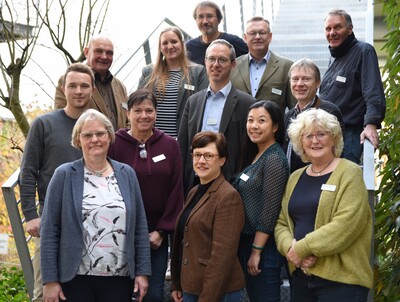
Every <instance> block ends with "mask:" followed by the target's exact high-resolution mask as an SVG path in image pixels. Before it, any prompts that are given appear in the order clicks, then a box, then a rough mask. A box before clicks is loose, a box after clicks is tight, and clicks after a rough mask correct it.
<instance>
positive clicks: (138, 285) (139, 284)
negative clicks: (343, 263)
mask: <svg viewBox="0 0 400 302" xmlns="http://www.w3.org/2000/svg"><path fill="white" fill-rule="evenodd" d="M148 288H149V281H148V280H147V277H146V276H136V277H135V285H134V288H133V291H134V292H135V293H136V292H139V302H141V301H143V298H144V296H146V294H147V289H148Z"/></svg>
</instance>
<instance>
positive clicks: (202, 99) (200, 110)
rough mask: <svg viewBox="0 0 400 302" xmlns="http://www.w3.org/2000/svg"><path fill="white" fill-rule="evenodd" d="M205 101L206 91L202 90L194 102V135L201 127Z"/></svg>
mask: <svg viewBox="0 0 400 302" xmlns="http://www.w3.org/2000/svg"><path fill="white" fill-rule="evenodd" d="M206 101H207V89H204V90H203V91H201V92H200V93H199V96H198V100H197V102H196V111H195V112H194V113H195V114H196V115H197V116H198V118H197V125H196V129H197V131H196V133H197V132H200V131H201V127H202V126H203V115H204V109H205V107H206V106H205V105H206Z"/></svg>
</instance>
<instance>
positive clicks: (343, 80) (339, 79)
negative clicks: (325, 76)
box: [336, 76, 346, 83]
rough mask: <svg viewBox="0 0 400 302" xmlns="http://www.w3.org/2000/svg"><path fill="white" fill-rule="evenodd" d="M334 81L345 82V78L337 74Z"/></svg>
mask: <svg viewBox="0 0 400 302" xmlns="http://www.w3.org/2000/svg"><path fill="white" fill-rule="evenodd" d="M336 81H338V82H341V83H346V78H345V77H342V76H337V77H336Z"/></svg>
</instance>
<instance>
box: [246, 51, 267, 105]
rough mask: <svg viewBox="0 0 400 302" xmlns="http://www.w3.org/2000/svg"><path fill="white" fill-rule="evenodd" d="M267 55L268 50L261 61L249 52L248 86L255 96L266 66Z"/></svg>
mask: <svg viewBox="0 0 400 302" xmlns="http://www.w3.org/2000/svg"><path fill="white" fill-rule="evenodd" d="M269 56H270V53H269V51H268V52H267V54H266V55H265V57H264V58H263V59H262V60H261V61H259V62H257V61H256V60H254V59H253V57H252V56H251V54H250V53H249V57H250V61H249V64H250V65H249V70H250V86H251V94H252V95H253V96H254V97H255V96H256V93H257V90H258V86H259V85H260V81H261V78H262V76H263V74H264V71H265V68H266V67H267V63H268V60H269Z"/></svg>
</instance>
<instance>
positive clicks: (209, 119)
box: [207, 117, 217, 126]
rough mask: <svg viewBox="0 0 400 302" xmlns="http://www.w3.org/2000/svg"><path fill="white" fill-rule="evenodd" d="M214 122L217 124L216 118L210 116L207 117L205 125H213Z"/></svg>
mask: <svg viewBox="0 0 400 302" xmlns="http://www.w3.org/2000/svg"><path fill="white" fill-rule="evenodd" d="M216 124H217V120H216V119H215V118H212V117H210V118H208V119H207V125H211V126H213V125H216Z"/></svg>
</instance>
